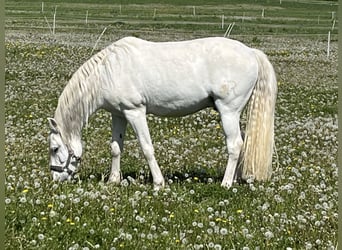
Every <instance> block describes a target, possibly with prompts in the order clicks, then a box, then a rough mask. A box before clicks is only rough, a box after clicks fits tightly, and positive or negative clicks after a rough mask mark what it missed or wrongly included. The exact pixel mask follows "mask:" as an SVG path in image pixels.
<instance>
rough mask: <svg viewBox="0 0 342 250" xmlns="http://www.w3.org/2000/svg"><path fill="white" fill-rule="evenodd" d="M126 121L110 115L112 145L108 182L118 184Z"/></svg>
mask: <svg viewBox="0 0 342 250" xmlns="http://www.w3.org/2000/svg"><path fill="white" fill-rule="evenodd" d="M126 127H127V120H126V118H124V117H119V116H115V115H112V143H111V144H110V147H111V153H112V169H111V173H110V175H109V179H108V182H113V183H120V181H121V173H120V155H121V153H122V150H123V142H124V136H125V131H126Z"/></svg>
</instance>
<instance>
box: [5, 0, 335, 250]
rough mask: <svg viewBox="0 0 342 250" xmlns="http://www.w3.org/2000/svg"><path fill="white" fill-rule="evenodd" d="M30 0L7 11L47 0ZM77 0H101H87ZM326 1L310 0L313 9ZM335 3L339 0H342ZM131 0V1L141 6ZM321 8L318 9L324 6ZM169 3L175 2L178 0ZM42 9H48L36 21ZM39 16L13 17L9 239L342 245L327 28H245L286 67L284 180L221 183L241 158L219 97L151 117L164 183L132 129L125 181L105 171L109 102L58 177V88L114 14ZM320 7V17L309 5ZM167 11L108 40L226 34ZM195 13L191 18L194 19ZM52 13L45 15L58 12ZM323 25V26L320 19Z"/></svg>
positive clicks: (12, 245)
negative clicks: (216, 102) (54, 25)
mask: <svg viewBox="0 0 342 250" xmlns="http://www.w3.org/2000/svg"><path fill="white" fill-rule="evenodd" d="M222 2H223V1H222ZM270 2H272V1H270ZM27 3H28V2H25V1H22V2H20V4H18V3H17V2H15V1H6V9H7V11H10V10H11V9H14V7H15V8H17V9H18V10H20V9H22V10H24V11H27V10H31V11H32V10H33V9H35V8H37V7H38V10H39V8H40V6H39V4H38V3H37V5H36V6H34V5H33V4H32V3H30V4H27ZM112 3H113V4H114V3H115V2H114V1H113V2H112ZM118 3H119V2H118ZM132 3H133V2H132ZM245 3H247V4H254V3H255V1H246V2H245ZM258 3H259V1H258ZM261 3H262V4H264V5H266V3H265V2H261ZM48 4H49V3H46V5H47V8H48V6H49V5H48ZM104 4H105V2H104ZM178 4H179V5H178ZM54 5H55V2H54V3H51V5H50V8H51V9H52V7H53V6H54ZM70 5H71V3H67V4H66V3H62V2H58V10H61V11H62V10H63V8H65V9H68V6H70ZM180 5H181V3H180V2H179V3H177V1H176V2H175V3H174V5H172V6H170V8H169V10H170V12H172V11H174V12H175V13H176V12H177V11H178V10H179V9H180V7H179V6H180ZM270 5H271V4H270ZM283 5H284V6H289V7H288V8H290V7H291V8H293V9H297V8H298V10H299V9H300V8H299V7H300V6H305V5H304V4H300V3H294V2H287V1H284V2H283ZM75 6H78V8H81V6H82V8H83V10H85V9H86V8H87V5H79V4H75ZM251 6H252V5H251ZM313 6H314V5H310V4H308V8H313ZM315 6H318V7H319V6H320V5H315ZM322 6H326V8H327V9H328V8H330V5H322ZM328 6H329V7H328ZM100 7H101V6H100ZM100 7H99V8H100ZM128 7H129V8H131V9H130V11H131V12H130V13H133V9H134V8H136V7H135V6H133V5H132V6H128ZM209 7H210V8H209ZM318 7H317V9H314V12H315V11H316V13H318V12H320V9H319V8H318ZM30 8H31V9H30ZM144 8H146V9H148V8H150V7H149V6H148V5H146V6H144ZM160 8H161V9H163V11H165V13H166V12H167V9H168V6H165V5H161V7H160ZM215 8H216V7H215V5H214V4H213V5H211V6H198V13H201V11H203V13H204V12H206V16H205V17H204V16H200V17H198V18H197V19H196V18H195V19H194V20H200V21H201V19H202V18H203V20H204V18H206V19H205V20H206V21H208V22H210V20H211V19H210V18H212V17H210V15H212V14H213V13H214V12H215V11H214V10H215ZM256 8H259V5H256ZM302 8H303V7H302ZM51 9H50V10H51ZM218 9H220V8H218ZM188 10H190V11H192V10H191V8H189V9H188ZM232 11H234V12H239V11H241V10H240V9H239V8H235V9H233V10H232ZM288 11H289V12H290V9H288ZM9 13H11V12H9ZM130 13H128V14H127V13H126V14H127V17H125V18H127V20H137V21H138V20H148V18H149V17H147V14H146V16H145V17H136V16H134V15H131V14H130ZM298 13H300V11H298V12H294V15H297V14H298ZM35 15H36V17H37V19H34V18H33V19H32V20H33V21H32V23H30V22H27V19H30V18H31V17H34V16H35ZM39 15H40V14H39V13H38V14H33V13H29V14H28V15H27V16H26V18H27V19H25V17H24V16H22V15H18V16H14V15H13V14H11V15H9V16H7V22H6V30H7V36H6V69H5V70H6V90H5V104H6V106H5V115H6V121H5V135H6V141H5V154H6V159H5V174H6V181H5V191H6V194H5V209H6V214H5V224H6V230H5V235H6V241H5V248H6V249H245V250H247V249H256V248H257V247H259V248H260V249H287V248H288V249H334V247H336V245H337V217H338V208H337V197H338V193H337V159H336V156H337V145H338V143H337V43H336V41H335V40H333V41H332V51H331V57H330V58H327V57H326V36H325V35H324V36H320V35H317V34H315V35H313V34H311V36H310V37H306V36H299V35H298V36H292V34H294V33H291V32H289V30H293V29H295V28H294V26H295V25H294V24H292V23H291V21H289V22H286V21H284V20H283V21H284V24H281V23H279V25H285V26H287V25H289V27H291V28H290V29H287V31H286V32H288V33H286V32H284V33H281V34H282V36H262V35H257V34H258V33H259V32H260V34H265V33H263V31H264V29H263V28H262V26H261V25H257V26H256V27H255V28H254V31H255V32H254V34H253V33H249V32H245V31H246V29H247V28H246V27H245V29H242V28H239V31H240V33H239V35H241V36H237V35H236V37H238V38H240V40H242V41H243V42H245V43H246V44H248V45H250V46H252V47H257V48H260V49H262V50H264V51H265V52H266V54H268V55H269V58H270V60H271V62H272V63H273V65H274V67H275V70H276V72H277V78H278V86H279V94H278V98H277V107H276V120H275V121H276V130H275V133H276V136H275V140H276V141H275V142H276V149H277V154H276V155H275V156H274V164H273V169H274V173H273V175H272V178H271V180H270V181H267V182H250V183H245V184H235V185H234V186H233V187H232V188H231V189H230V190H226V189H224V188H221V187H220V181H221V180H222V177H223V173H224V168H225V165H226V161H227V153H226V147H225V144H224V135H223V133H222V128H221V126H220V119H219V116H218V114H217V112H215V111H213V110H210V109H206V110H203V111H201V112H198V113H196V114H193V115H191V116H186V117H181V118H159V117H155V116H149V117H148V121H149V127H150V130H151V135H152V138H153V142H154V145H155V150H156V158H157V160H158V162H159V164H160V166H161V169H162V172H163V174H164V176H165V178H166V180H167V186H166V188H165V189H164V190H162V191H160V192H154V191H153V187H152V183H151V177H150V172H149V170H148V168H147V164H146V161H145V160H144V158H143V156H142V153H141V150H140V148H139V146H138V143H137V140H136V139H135V135H134V134H133V132H132V129H131V128H130V127H129V128H128V131H127V135H126V141H125V151H124V153H123V156H122V171H123V175H124V180H123V181H122V183H121V185H119V186H114V185H109V184H107V183H105V182H104V181H103V180H105V179H106V178H107V177H108V173H109V166H110V163H111V159H110V150H109V142H110V139H111V131H110V126H111V121H110V115H109V114H108V113H106V112H104V111H99V112H98V113H97V114H95V115H94V116H93V117H92V118H91V120H90V122H89V125H88V126H87V127H86V128H85V129H84V130H83V140H84V143H85V147H84V155H83V159H82V167H81V171H80V174H79V176H78V178H77V180H76V181H75V182H74V183H53V182H52V181H51V176H50V173H49V169H48V144H47V136H48V133H49V129H48V123H47V119H46V118H47V117H51V116H53V113H54V110H55V108H56V105H57V99H58V96H59V95H60V93H61V92H62V90H63V88H64V86H65V84H66V83H67V81H68V79H69V78H70V76H71V75H72V73H73V72H75V71H76V70H77V68H78V67H79V66H80V65H81V64H82V63H83V62H84V61H85V60H87V58H89V56H90V54H91V51H92V49H93V46H94V43H95V41H96V39H97V37H98V35H99V33H100V32H101V31H102V29H103V25H102V24H97V23H92V24H90V25H89V26H90V27H85V26H84V25H83V24H77V23H76V24H72V21H71V20H69V21H68V20H67V16H68V14H67V13H65V20H66V21H65V24H63V25H65V26H58V27H59V28H58V30H57V33H56V36H52V35H51V34H50V33H49V30H48V29H47V28H46V27H44V28H41V29H38V28H37V26H36V24H37V23H38V21H37V20H38V19H39V18H41V16H39ZM105 15H106V13H104V17H103V18H104V19H106V18H107V17H105ZM165 15H167V14H165ZM190 15H191V14H190ZM199 15H200V14H199ZM207 15H209V16H207ZM307 15H308V18H309V19H310V18H313V17H310V16H309V15H310V13H309V12H308V13H307ZM100 17H101V16H99V18H100ZM49 18H51V15H50V16H49ZM159 18H160V19H161V21H164V20H165V21H167V20H169V19H167V17H166V16H165V17H157V20H156V24H153V25H152V26H149V25H151V24H148V25H146V26H138V27H137V26H136V25H132V24H131V26H129V25H127V24H124V25H123V26H119V25H118V26H117V27H121V28H118V29H114V28H113V29H109V30H108V32H106V33H105V35H104V36H103V37H102V38H101V41H100V44H99V45H98V48H101V47H103V46H105V45H107V44H109V43H110V42H111V41H114V40H116V39H118V38H119V37H122V36H124V35H132V34H136V35H138V36H140V37H143V38H148V39H151V40H175V39H185V38H193V37H198V36H204V35H215V34H216V35H217V34H219V32H221V31H220V30H215V29H209V30H208V27H206V26H205V25H203V24H201V25H195V27H197V28H198V30H197V33H194V32H193V28H194V26H191V27H190V26H189V27H187V26H186V25H184V24H177V25H173V26H172V25H171V24H170V26H168V29H165V27H164V26H163V25H166V24H165V23H162V22H160V23H158V19H159ZM164 18H165V19H164ZM172 18H174V19H176V18H180V17H175V16H174V17H172ZM182 18H183V19H184V20H191V18H192V17H191V16H189V15H188V16H184V17H182ZM302 18H305V16H302ZM80 19H81V18H80ZM14 20H16V22H13V21H14ZM50 20H51V19H50ZM278 21H279V22H280V20H278ZM283 21H282V22H283ZM262 22H264V21H262ZM31 24H32V25H31ZM157 24H158V25H161V26H160V27H159V26H158V25H157ZM21 25H23V26H21ZM39 25H41V27H43V26H44V25H45V21H44V20H42V21H41V23H40V24H39ZM28 27H29V28H28ZM68 27H71V28H68ZM92 27H93V29H92ZM26 29H28V31H26ZM150 29H151V30H150ZM153 29H154V30H153ZM280 29H281V26H280ZM305 29H306V30H308V28H305ZM98 31H99V32H98ZM236 31H237V30H236ZM314 32H318V28H317V27H316V28H314ZM266 33H267V32H266ZM303 33H305V32H302V33H301V34H303ZM221 35H222V32H221ZM244 119H245V117H242V127H243V126H244Z"/></svg>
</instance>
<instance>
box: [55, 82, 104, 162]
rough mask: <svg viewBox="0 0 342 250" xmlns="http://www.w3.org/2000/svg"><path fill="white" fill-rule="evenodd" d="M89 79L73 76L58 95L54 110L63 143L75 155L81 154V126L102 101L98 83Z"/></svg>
mask: <svg viewBox="0 0 342 250" xmlns="http://www.w3.org/2000/svg"><path fill="white" fill-rule="evenodd" d="M89 79H91V78H89V77H88V79H84V78H83V77H80V76H77V75H76V76H73V77H72V79H71V80H70V82H69V83H68V85H67V86H66V88H65V89H64V91H63V93H62V95H61V96H60V98H59V101H58V106H57V109H56V112H55V119H56V121H57V124H58V125H59V126H60V127H61V132H62V135H63V137H64V140H65V143H66V144H68V145H69V147H70V148H71V149H72V150H74V153H75V154H76V155H77V156H80V155H81V154H82V144H81V134H82V133H81V132H82V128H83V127H84V125H86V124H87V123H88V119H89V117H90V116H91V115H92V114H93V113H94V112H95V111H96V110H97V109H99V108H100V107H101V103H102V101H101V96H100V94H99V91H98V86H97V84H98V83H95V82H87V81H89ZM76 151H77V152H76Z"/></svg>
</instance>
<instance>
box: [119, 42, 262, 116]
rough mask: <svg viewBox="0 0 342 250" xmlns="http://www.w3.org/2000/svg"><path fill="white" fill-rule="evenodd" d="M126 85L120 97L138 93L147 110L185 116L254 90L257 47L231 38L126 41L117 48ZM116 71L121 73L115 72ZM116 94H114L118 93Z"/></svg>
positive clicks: (122, 81)
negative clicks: (253, 47)
mask: <svg viewBox="0 0 342 250" xmlns="http://www.w3.org/2000/svg"><path fill="white" fill-rule="evenodd" d="M112 46H113V48H114V49H113V51H116V52H115V53H117V55H116V58H117V60H120V62H118V64H120V73H119V74H118V75H116V76H113V78H114V79H115V81H116V85H118V84H119V85H121V86H124V87H122V88H120V89H121V91H125V89H126V90H127V92H126V93H121V95H127V96H131V95H134V96H135V97H136V96H137V95H138V96H139V97H140V99H141V102H142V103H143V104H144V105H146V107H147V111H148V112H151V113H155V114H158V115H185V114H188V113H192V112H196V111H198V110H200V109H203V108H205V107H207V106H212V105H213V100H214V99H217V98H222V99H224V98H228V99H229V96H230V95H238V94H239V93H242V92H243V93H244V92H247V91H249V90H250V89H251V88H252V87H253V86H252V85H253V84H254V83H255V81H256V74H257V66H256V61H255V57H254V54H253V51H252V49H250V48H249V47H247V46H245V45H244V44H242V43H240V42H238V41H235V40H230V39H226V38H218V37H213V38H203V39H196V40H190V41H181V42H148V41H144V40H141V39H138V38H133V37H127V38H123V39H121V40H119V41H117V42H116V43H114V44H113V45H112ZM116 72H117V71H116ZM113 91H114V90H113Z"/></svg>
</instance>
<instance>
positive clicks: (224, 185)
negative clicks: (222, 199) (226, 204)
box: [221, 182, 232, 189]
mask: <svg viewBox="0 0 342 250" xmlns="http://www.w3.org/2000/svg"><path fill="white" fill-rule="evenodd" d="M221 187H224V188H226V189H230V188H231V187H232V184H229V183H223V182H222V183H221Z"/></svg>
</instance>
